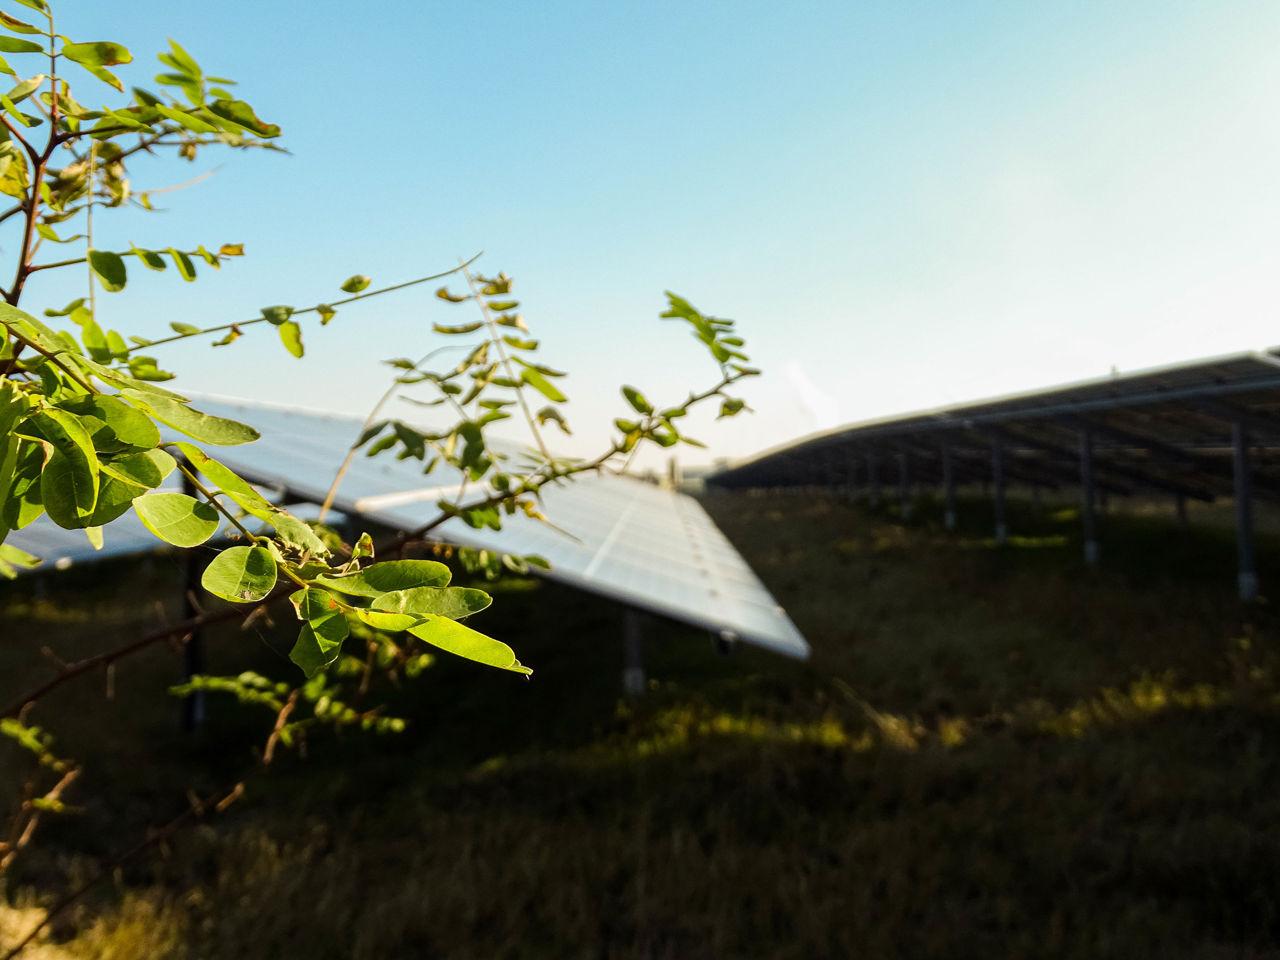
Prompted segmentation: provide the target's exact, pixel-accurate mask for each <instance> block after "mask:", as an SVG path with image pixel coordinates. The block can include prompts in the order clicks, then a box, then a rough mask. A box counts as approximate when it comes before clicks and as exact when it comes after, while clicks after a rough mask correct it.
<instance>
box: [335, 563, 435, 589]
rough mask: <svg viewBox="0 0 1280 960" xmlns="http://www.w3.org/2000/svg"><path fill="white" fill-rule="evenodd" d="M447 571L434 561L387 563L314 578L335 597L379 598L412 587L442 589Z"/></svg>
mask: <svg viewBox="0 0 1280 960" xmlns="http://www.w3.org/2000/svg"><path fill="white" fill-rule="evenodd" d="M449 577H450V574H449V568H448V567H446V566H445V565H444V564H443V563H437V562H436V561H435V560H386V561H383V562H382V563H373V564H370V565H369V566H367V567H365V568H364V569H363V570H359V571H357V572H356V573H353V574H349V575H347V576H345V577H326V576H319V577H316V582H317V583H319V584H321V585H322V586H325V587H328V588H329V589H330V590H336V591H337V592H338V593H346V594H350V595H351V596H356V597H380V596H382V595H383V594H385V593H393V592H394V591H396V590H410V589H412V588H414V587H444V586H448V583H449Z"/></svg>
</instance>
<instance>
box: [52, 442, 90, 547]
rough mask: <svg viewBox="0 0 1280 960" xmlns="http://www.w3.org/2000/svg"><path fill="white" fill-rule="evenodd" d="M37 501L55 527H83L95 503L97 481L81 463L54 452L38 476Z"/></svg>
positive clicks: (81, 461)
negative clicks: (42, 505) (38, 491)
mask: <svg viewBox="0 0 1280 960" xmlns="http://www.w3.org/2000/svg"><path fill="white" fill-rule="evenodd" d="M40 500H41V502H42V503H43V504H44V508H45V510H46V511H47V512H48V514H49V519H50V520H52V521H53V522H54V523H56V524H57V525H58V526H60V527H63V528H64V529H67V530H76V529H79V528H81V527H87V526H89V524H90V522H91V518H92V516H93V508H94V506H95V505H96V504H97V502H98V477H97V475H96V474H93V473H90V472H89V469H88V467H87V465H86V464H85V463H84V461H83V460H78V459H75V458H72V457H66V456H63V454H62V453H60V452H55V453H54V454H53V456H51V457H50V458H49V462H48V463H46V464H45V465H44V471H43V472H42V473H41V474H40Z"/></svg>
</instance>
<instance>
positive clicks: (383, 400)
mask: <svg viewBox="0 0 1280 960" xmlns="http://www.w3.org/2000/svg"><path fill="white" fill-rule="evenodd" d="M461 349H463V345H461V344H458V345H453V344H450V345H449V346H447V347H437V348H436V349H435V350H432V351H431V352H430V353H428V354H426V355H425V356H424V357H423V358H422V359H421V360H419V361H418V362H417V363H415V364H414V365H413V369H414V370H417V369H418V368H419V367H421V366H422V365H423V364H424V363H426V362H427V361H428V360H430V359H431V358H432V357H434V356H436V355H437V354H440V353H444V352H445V351H446V350H461ZM401 376H403V374H401V375H400V376H396V377H394V378H393V379H392V381H391V385H390V386H388V387H387V389H386V392H385V393H383V394H382V396H381V397H380V398H379V399H378V402H377V403H375V404H374V405H373V409H372V410H370V411H369V415H368V416H367V417H365V418H364V423H362V424H361V425H360V436H364V432H365V431H366V430H368V429H369V427H371V426H372V425H373V421H374V418H375V417H377V416H378V414H379V413H381V412H382V408H383V407H385V406H386V405H387V404H388V403H389V402H390V401H391V398H392V397H394V396H395V394H396V391H397V390H399V389H400V388H401V387H402V386H404V384H403V383H401V382H400V379H401ZM358 449H359V447H357V446H356V445H355V444H352V445H351V449H350V450H348V451H347V455H346V456H345V457H343V458H342V464H341V466H339V467H338V472H337V473H336V474H334V477H333V483H331V484H329V490H328V492H327V493H325V495H324V503H322V504H321V505H320V515H319V516H317V517H316V522H317V523H324V518H325V515H326V514H328V512H329V508H330V507H332V506H333V498H334V497H336V496H337V495H338V487H340V486H341V485H342V478H343V477H345V476H346V475H347V471H348V470H349V469H351V461H352V459H353V458H354V457H355V455H356V451H357V450H358Z"/></svg>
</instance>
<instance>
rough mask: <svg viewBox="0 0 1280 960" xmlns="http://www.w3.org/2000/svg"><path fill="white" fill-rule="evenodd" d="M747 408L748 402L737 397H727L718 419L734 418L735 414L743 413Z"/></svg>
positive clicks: (722, 404)
mask: <svg viewBox="0 0 1280 960" xmlns="http://www.w3.org/2000/svg"><path fill="white" fill-rule="evenodd" d="M746 408H747V402H746V401H745V400H740V399H738V398H737V397H725V398H724V400H723V402H721V404H720V415H719V416H718V417H716V419H717V420H720V419H722V418H724V417H732V416H733V415H734V414H737V413H739V412H741V411H742V410H745V409H746Z"/></svg>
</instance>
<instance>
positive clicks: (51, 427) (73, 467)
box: [18, 407, 98, 513]
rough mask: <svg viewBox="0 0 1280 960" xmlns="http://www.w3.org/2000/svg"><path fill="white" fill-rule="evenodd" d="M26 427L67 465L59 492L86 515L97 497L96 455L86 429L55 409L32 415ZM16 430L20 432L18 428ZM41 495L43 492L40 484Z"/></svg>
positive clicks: (77, 420)
mask: <svg viewBox="0 0 1280 960" xmlns="http://www.w3.org/2000/svg"><path fill="white" fill-rule="evenodd" d="M26 423H29V424H31V425H32V426H33V427H34V428H35V430H36V431H37V432H38V434H39V438H40V439H43V440H46V441H48V442H49V443H51V444H53V447H54V449H55V450H56V451H57V452H58V453H59V454H61V455H62V457H64V458H65V459H66V460H67V461H68V462H67V470H68V474H67V475H66V477H65V479H64V483H65V484H66V486H64V487H63V489H62V490H61V491H60V492H61V493H64V494H67V495H68V496H69V498H70V502H71V503H73V504H74V506H75V508H76V509H78V510H80V511H83V512H86V513H87V512H88V511H90V510H92V509H93V504H94V501H95V500H96V499H97V497H98V454H97V452H96V451H95V450H94V448H93V438H92V437H91V436H90V434H89V431H88V430H87V429H86V428H85V425H84V424H83V423H81V422H80V420H79V419H78V418H77V417H76V416H74V415H73V414H71V413H68V412H67V411H65V410H59V409H58V408H56V407H49V408H46V409H44V410H42V411H40V412H39V413H36V414H34V415H32V416H31V417H29V418H28V419H27V421H26ZM18 429H19V432H22V427H21V426H19V428H18ZM41 492H42V493H43V492H44V487H43V483H42V485H41Z"/></svg>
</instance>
